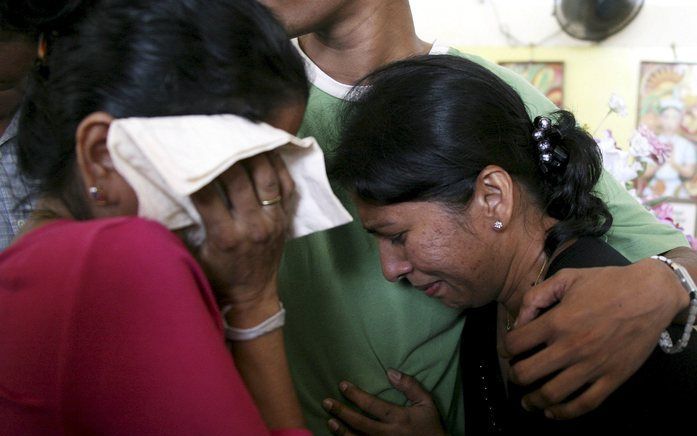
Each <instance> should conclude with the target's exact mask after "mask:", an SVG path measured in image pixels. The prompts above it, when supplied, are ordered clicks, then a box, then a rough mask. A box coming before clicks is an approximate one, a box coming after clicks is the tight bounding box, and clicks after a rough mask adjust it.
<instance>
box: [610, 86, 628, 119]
mask: <svg viewBox="0 0 697 436" xmlns="http://www.w3.org/2000/svg"><path fill="white" fill-rule="evenodd" d="M607 104H608V106H610V110H611V111H612V112H614V113H616V114H618V115H619V116H621V117H626V116H627V104H626V103H625V102H624V99H623V98H622V97H620V96H619V95H617V94H615V93H614V92H613V93H612V95H610V100H609V101H608V102H607Z"/></svg>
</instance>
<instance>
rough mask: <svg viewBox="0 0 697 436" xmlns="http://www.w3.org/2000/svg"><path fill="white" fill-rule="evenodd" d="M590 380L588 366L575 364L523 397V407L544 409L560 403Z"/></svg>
mask: <svg viewBox="0 0 697 436" xmlns="http://www.w3.org/2000/svg"><path fill="white" fill-rule="evenodd" d="M589 382H590V380H588V370H587V368H584V367H583V366H582V365H574V366H572V367H571V368H568V369H566V370H564V371H562V372H561V373H559V374H558V375H556V376H555V377H554V378H553V379H552V380H549V381H548V382H547V383H545V384H544V385H543V386H542V387H540V388H539V389H537V390H536V391H534V392H531V393H529V394H528V395H526V396H525V397H524V398H523V404H522V405H523V408H524V409H525V410H544V409H547V408H549V407H551V406H555V405H558V404H560V403H562V401H564V400H565V399H567V398H569V396H570V395H572V394H573V393H574V392H577V391H578V390H579V389H580V388H581V387H582V386H584V385H586V384H588V383H589Z"/></svg>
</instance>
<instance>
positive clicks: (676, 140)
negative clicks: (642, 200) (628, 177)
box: [637, 62, 697, 199]
mask: <svg viewBox="0 0 697 436" xmlns="http://www.w3.org/2000/svg"><path fill="white" fill-rule="evenodd" d="M640 68H641V70H640V79H639V102H638V105H637V107H638V112H639V113H638V116H637V123H638V124H639V125H641V124H643V125H645V126H646V127H648V128H649V129H651V130H652V131H653V132H654V133H656V135H657V136H658V139H659V140H660V141H661V142H663V143H665V144H667V145H668V146H669V147H670V149H671V151H670V153H669V156H668V159H667V160H666V162H665V163H664V164H663V165H661V166H660V167H657V168H649V169H648V170H647V173H649V174H652V175H651V178H650V179H649V180H648V185H647V188H648V190H647V192H645V193H644V195H649V196H653V197H662V196H668V197H677V198H683V199H689V198H696V199H697V148H696V147H697V143H696V141H697V63H675V62H642V63H641V67H640Z"/></svg>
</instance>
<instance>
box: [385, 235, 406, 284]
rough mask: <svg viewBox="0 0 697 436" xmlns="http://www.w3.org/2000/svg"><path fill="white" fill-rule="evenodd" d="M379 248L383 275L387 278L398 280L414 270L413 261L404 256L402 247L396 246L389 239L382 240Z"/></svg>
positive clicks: (393, 280)
mask: <svg viewBox="0 0 697 436" xmlns="http://www.w3.org/2000/svg"><path fill="white" fill-rule="evenodd" d="M379 250H380V265H381V266H382V275H384V276H385V278H386V279H387V280H389V281H391V282H396V281H397V280H399V279H400V278H402V277H404V276H406V275H407V274H409V273H410V272H411V271H412V266H411V263H410V262H409V261H408V260H407V258H406V256H404V254H403V253H402V250H401V248H399V247H394V246H393V245H392V244H391V243H390V242H389V241H382V242H381V243H380V248H379Z"/></svg>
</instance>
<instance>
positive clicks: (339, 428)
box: [327, 418, 357, 436]
mask: <svg viewBox="0 0 697 436" xmlns="http://www.w3.org/2000/svg"><path fill="white" fill-rule="evenodd" d="M327 427H329V431H331V432H332V434H336V435H344V436H353V435H357V433H354V432H352V431H351V430H350V429H349V428H348V427H346V426H345V425H343V424H341V422H340V421H338V420H336V419H334V418H332V419H330V420H329V421H327Z"/></svg>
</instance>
